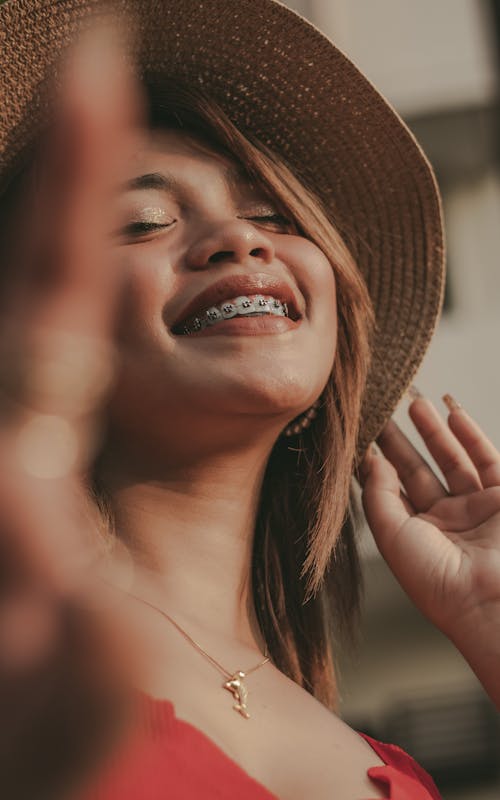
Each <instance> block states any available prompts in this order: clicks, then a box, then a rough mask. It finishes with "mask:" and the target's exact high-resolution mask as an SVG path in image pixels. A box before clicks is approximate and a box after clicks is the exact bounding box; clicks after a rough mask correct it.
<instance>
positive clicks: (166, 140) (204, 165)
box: [134, 129, 253, 188]
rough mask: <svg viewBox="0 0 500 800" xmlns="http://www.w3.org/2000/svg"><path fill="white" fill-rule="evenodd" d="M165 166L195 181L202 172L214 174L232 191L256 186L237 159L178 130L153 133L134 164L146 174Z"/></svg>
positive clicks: (161, 130) (149, 134)
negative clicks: (232, 189)
mask: <svg viewBox="0 0 500 800" xmlns="http://www.w3.org/2000/svg"><path fill="white" fill-rule="evenodd" d="M162 166H163V167H164V168H165V169H168V171H169V172H181V173H185V174H186V175H187V176H188V177H189V176H190V177H195V176H196V174H197V173H198V174H199V173H200V172H203V173H204V174H208V173H210V174H211V176H212V177H213V178H214V179H217V178H218V179H220V180H221V181H224V182H225V183H227V184H228V185H229V186H230V187H231V188H233V187H238V186H241V185H243V184H244V185H247V186H251V185H252V184H253V181H252V180H251V179H250V177H249V176H248V174H247V173H246V172H245V170H244V169H243V167H242V165H241V164H238V162H237V161H236V160H235V159H232V158H230V157H229V156H227V155H225V154H222V153H219V152H217V151H216V150H215V149H214V148H213V147H211V146H210V145H209V144H208V143H206V142H204V141H203V140H201V139H197V138H196V137H195V136H193V135H192V134H189V133H184V132H182V131H177V130H175V131H174V130H165V129H156V130H152V131H150V132H149V133H148V137H147V139H146V141H145V143H144V145H143V147H142V148H141V149H140V151H139V152H138V153H137V156H136V159H135V163H134V168H135V169H137V170H139V171H145V172H150V171H153V170H156V169H159V168H161V167H162Z"/></svg>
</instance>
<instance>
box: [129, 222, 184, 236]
mask: <svg viewBox="0 0 500 800" xmlns="http://www.w3.org/2000/svg"><path fill="white" fill-rule="evenodd" d="M174 222H175V220H172V222H169V223H163V224H161V223H159V222H131V223H130V224H129V225H126V226H125V227H124V228H123V229H122V231H121V232H122V234H123V235H124V236H143V235H144V234H146V233H152V232H153V231H157V230H160V229H161V228H170V226H171V225H173V224H174Z"/></svg>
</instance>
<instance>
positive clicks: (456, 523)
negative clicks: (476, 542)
mask: <svg viewBox="0 0 500 800" xmlns="http://www.w3.org/2000/svg"><path fill="white" fill-rule="evenodd" d="M498 513H500V487H498V486H492V487H490V488H488V489H480V490H479V491H477V492H472V493H469V494H463V495H460V496H458V497H445V498H444V500H440V501H439V502H438V503H436V505H435V506H433V508H432V512H430V513H426V514H422V516H423V517H424V518H425V519H427V520H429V522H432V524H433V525H437V526H438V528H440V529H441V530H446V532H448V533H449V532H453V533H461V532H463V531H471V530H472V531H475V529H476V528H477V527H478V526H479V525H482V523H483V522H487V521H488V520H489V519H491V517H492V516H493V515H494V514H498ZM474 535H475V534H474Z"/></svg>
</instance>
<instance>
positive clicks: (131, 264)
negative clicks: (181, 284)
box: [117, 248, 175, 350]
mask: <svg viewBox="0 0 500 800" xmlns="http://www.w3.org/2000/svg"><path fill="white" fill-rule="evenodd" d="M139 249H140V251H141V252H136V253H132V254H131V255H129V256H127V259H126V261H125V263H124V273H125V277H124V285H123V292H122V301H121V304H120V312H119V316H118V327H117V331H118V340H119V342H120V343H121V344H122V345H123V346H125V347H126V348H129V349H131V350H135V349H141V348H142V347H143V346H144V345H146V344H147V345H148V346H149V347H151V343H152V341H158V342H160V341H161V343H162V346H163V347H164V346H165V341H166V340H168V337H167V336H165V332H166V329H165V324H164V322H163V316H162V311H163V306H164V303H165V301H166V300H167V299H168V298H169V297H170V296H171V295H172V294H173V292H175V276H174V273H173V271H172V270H171V269H170V268H169V265H168V263H166V259H165V258H164V257H163V258H159V257H158V255H157V254H154V255H153V254H151V253H148V251H147V248H137V250H138V251H139Z"/></svg>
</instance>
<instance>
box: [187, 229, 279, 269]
mask: <svg viewBox="0 0 500 800" xmlns="http://www.w3.org/2000/svg"><path fill="white" fill-rule="evenodd" d="M273 259H274V246H273V244H272V242H271V240H270V239H269V238H268V236H266V233H265V231H262V230H259V229H258V228H256V227H255V226H254V225H252V224H251V223H249V222H246V221H245V220H232V221H230V222H228V223H223V224H220V225H218V226H217V228H215V229H214V227H212V228H211V229H210V230H209V231H208V233H207V234H206V235H205V236H203V237H202V238H201V239H199V240H198V241H197V242H195V243H194V244H193V245H192V246H191V248H190V249H189V251H188V253H187V263H188V266H189V268H190V269H206V268H207V267H210V266H211V265H212V264H219V263H226V262H227V263H231V264H246V265H249V264H251V263H252V261H257V262H259V263H261V264H270V263H271V261H272V260H273Z"/></svg>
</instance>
